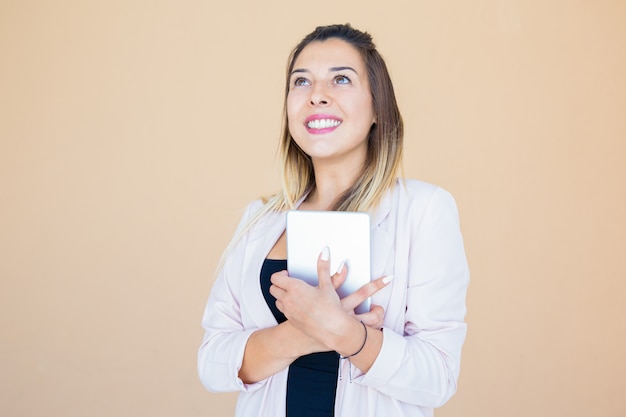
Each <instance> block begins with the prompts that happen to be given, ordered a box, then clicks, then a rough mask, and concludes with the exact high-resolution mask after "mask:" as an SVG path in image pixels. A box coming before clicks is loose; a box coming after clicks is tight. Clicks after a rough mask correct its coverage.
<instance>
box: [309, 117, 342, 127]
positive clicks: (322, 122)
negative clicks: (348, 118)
mask: <svg viewBox="0 0 626 417" xmlns="http://www.w3.org/2000/svg"><path fill="white" fill-rule="evenodd" d="M340 124H341V121H339V120H335V119H317V120H311V121H310V122H309V123H307V124H306V125H307V127H308V128H309V129H328V128H329V127H335V126H339V125H340Z"/></svg>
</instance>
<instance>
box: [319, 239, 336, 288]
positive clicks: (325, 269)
mask: <svg viewBox="0 0 626 417" xmlns="http://www.w3.org/2000/svg"><path fill="white" fill-rule="evenodd" d="M317 280H318V281H317V282H318V286H319V287H320V288H326V287H328V286H332V285H333V283H332V280H331V279H330V249H329V248H328V246H324V249H322V252H321V253H320V256H319V257H318V258H317Z"/></svg>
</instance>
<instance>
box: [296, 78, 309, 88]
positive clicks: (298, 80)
mask: <svg viewBox="0 0 626 417" xmlns="http://www.w3.org/2000/svg"><path fill="white" fill-rule="evenodd" d="M293 85H295V86H301V85H309V80H307V79H306V78H296V79H295V81H294V82H293Z"/></svg>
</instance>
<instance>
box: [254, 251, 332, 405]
mask: <svg viewBox="0 0 626 417" xmlns="http://www.w3.org/2000/svg"><path fill="white" fill-rule="evenodd" d="M286 269H287V261H286V260H282V259H280V260H279V259H266V260H265V261H264V262H263V266H262V267H261V291H262V292H263V297H264V298H265V302H266V303H267V306H268V307H269V308H270V310H271V311H272V314H273V315H274V317H275V318H276V321H278V322H279V323H282V322H284V321H285V320H287V319H286V318H285V315H284V314H283V313H281V312H280V311H279V310H278V309H277V308H276V299H275V298H274V297H273V296H272V295H271V294H270V291H269V290H270V286H271V285H272V283H271V282H270V277H271V276H272V274H273V273H274V272H278V271H284V270H286ZM338 369H339V356H338V355H337V353H336V352H320V353H312V354H310V355H305V356H300V357H299V358H298V359H296V360H295V361H294V362H293V363H292V364H291V365H290V366H289V374H288V377H287V400H286V401H287V417H332V416H334V409H335V391H336V389H337V372H338Z"/></svg>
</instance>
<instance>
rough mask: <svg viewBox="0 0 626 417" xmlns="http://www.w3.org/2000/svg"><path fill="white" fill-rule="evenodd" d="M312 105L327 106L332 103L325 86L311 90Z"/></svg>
mask: <svg viewBox="0 0 626 417" xmlns="http://www.w3.org/2000/svg"><path fill="white" fill-rule="evenodd" d="M310 104H311V106H327V105H328V104H330V97H329V96H328V94H327V92H326V91H325V89H324V88H323V87H319V86H318V87H316V88H314V89H313V90H312V91H311V97H310Z"/></svg>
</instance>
